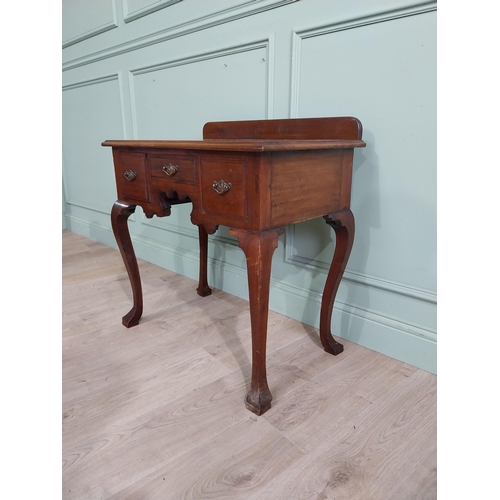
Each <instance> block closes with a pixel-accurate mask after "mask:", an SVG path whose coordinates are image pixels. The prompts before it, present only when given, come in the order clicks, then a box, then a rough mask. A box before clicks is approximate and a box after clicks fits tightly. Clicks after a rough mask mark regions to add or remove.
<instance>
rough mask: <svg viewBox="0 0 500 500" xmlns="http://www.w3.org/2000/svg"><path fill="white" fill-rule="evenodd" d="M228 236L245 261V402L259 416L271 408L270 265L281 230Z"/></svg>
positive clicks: (234, 233) (236, 232)
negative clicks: (248, 345) (248, 347)
mask: <svg viewBox="0 0 500 500" xmlns="http://www.w3.org/2000/svg"><path fill="white" fill-rule="evenodd" d="M229 233H230V234H232V235H234V236H237V237H238V241H239V244H240V247H241V248H242V250H243V251H244V252H245V255H246V258H247V269H248V291H249V299H250V323H251V328H252V380H251V383H250V390H249V391H248V394H247V396H246V401H245V402H246V407H247V409H248V410H250V411H251V412H253V413H255V414H257V415H262V414H263V413H264V412H266V411H267V410H268V409H269V408H270V407H271V400H272V396H271V391H270V390H269V387H268V385H267V373H266V341H267V319H268V313H269V286H270V281H271V261H272V257H273V253H274V250H275V249H276V247H277V246H278V237H279V235H280V234H282V233H283V229H275V230H271V231H265V232H262V233H258V232H253V231H246V230H244V229H230V231H229Z"/></svg>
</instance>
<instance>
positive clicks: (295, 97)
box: [290, 2, 437, 118]
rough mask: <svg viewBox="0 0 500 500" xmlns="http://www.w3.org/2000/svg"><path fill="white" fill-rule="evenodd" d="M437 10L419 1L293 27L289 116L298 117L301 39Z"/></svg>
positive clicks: (430, 4) (428, 3) (431, 3)
mask: <svg viewBox="0 0 500 500" xmlns="http://www.w3.org/2000/svg"><path fill="white" fill-rule="evenodd" d="M436 10H437V3H436V2H423V3H422V2H421V3H418V4H416V5H412V6H410V7H406V8H402V9H397V10H389V11H383V12H378V13H376V14H372V15H368V16H361V17H353V18H350V19H343V20H340V21H337V22H335V23H331V24H328V25H316V26H313V27H308V28H302V29H294V30H293V32H292V54H291V67H292V72H291V82H290V89H291V91H290V118H298V117H299V116H298V114H299V97H300V71H301V46H302V41H303V40H306V39H308V38H313V37H317V36H323V35H329V34H331V33H335V32H338V31H344V30H349V29H354V28H361V27H363V26H368V25H370V24H376V23H383V22H387V21H393V20H395V19H400V18H403V17H408V16H415V15H419V14H424V13H427V12H433V11H436Z"/></svg>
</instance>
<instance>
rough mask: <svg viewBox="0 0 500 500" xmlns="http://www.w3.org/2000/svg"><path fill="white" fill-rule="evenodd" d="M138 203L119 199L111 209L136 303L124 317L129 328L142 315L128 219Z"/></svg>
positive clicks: (124, 322) (139, 285) (139, 282)
mask: <svg viewBox="0 0 500 500" xmlns="http://www.w3.org/2000/svg"><path fill="white" fill-rule="evenodd" d="M135 207H136V205H131V204H128V203H125V202H123V201H120V200H118V201H117V202H116V203H115V204H114V205H113V209H112V210H111V226H112V227H113V233H114V235H115V238H116V243H117V244H118V248H119V250H120V253H121V256H122V259H123V262H124V264H125V268H126V269H127V273H128V277H129V279H130V285H131V287H132V295H133V299H134V305H133V307H132V309H131V310H130V311H129V312H128V313H127V314H126V315H125V316H123V318H122V323H123V325H124V326H126V327H127V328H130V327H132V326H135V325H137V324H138V323H139V319H140V317H141V316H142V286H141V277H140V275H139V266H138V265H137V259H136V257H135V252H134V247H133V246H132V240H131V239H130V233H129V230H128V225H127V220H128V218H129V217H130V216H131V215H132V214H133V213H134V212H135Z"/></svg>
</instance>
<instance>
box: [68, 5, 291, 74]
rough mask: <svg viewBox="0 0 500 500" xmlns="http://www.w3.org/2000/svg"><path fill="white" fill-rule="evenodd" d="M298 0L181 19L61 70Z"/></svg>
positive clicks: (239, 6)
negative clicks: (174, 23)
mask: <svg viewBox="0 0 500 500" xmlns="http://www.w3.org/2000/svg"><path fill="white" fill-rule="evenodd" d="M297 1H299V0H257V1H256V0H253V1H249V2H245V3H244V4H242V5H238V6H235V7H231V8H230V9H226V10H223V11H220V12H216V13H213V14H210V15H208V16H203V17H200V18H196V19H193V20H192V21H189V22H186V23H181V24H179V25H176V26H172V27H170V28H167V29H165V30H162V31H159V32H156V33H151V34H149V35H146V36H142V37H139V38H137V39H134V40H130V41H128V42H124V43H120V44H117V45H114V46H112V47H109V48H106V49H103V50H99V51H97V52H93V53H91V54H88V55H86V56H82V57H77V58H75V59H72V60H70V61H67V62H65V63H64V64H63V65H62V70H63V71H68V70H70V69H74V68H78V67H80V66H85V65H87V64H92V63H95V62H97V61H102V60H103V59H108V58H110V57H115V56H118V55H121V54H125V53H127V52H131V51H134V50H138V49H142V48H145V47H148V46H151V45H154V44H157V43H161V42H165V41H167V40H172V39H174V38H178V37H181V36H186V35H189V34H192V33H196V32H197V31H202V30H206V29H209V28H213V27H215V26H218V25H221V24H225V23H229V22H234V21H237V20H238V19H243V18H245V17H248V16H252V15H255V14H259V13H261V12H265V11H267V10H271V9H276V8H278V7H282V6H284V5H287V4H290V3H293V2H297Z"/></svg>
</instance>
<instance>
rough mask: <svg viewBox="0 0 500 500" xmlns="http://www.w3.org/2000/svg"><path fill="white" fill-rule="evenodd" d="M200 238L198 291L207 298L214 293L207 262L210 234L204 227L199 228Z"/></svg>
mask: <svg viewBox="0 0 500 500" xmlns="http://www.w3.org/2000/svg"><path fill="white" fill-rule="evenodd" d="M198 236H199V240H200V279H199V284H198V288H197V289H196V291H197V292H198V295H201V296H202V297H206V296H207V295H210V294H211V293H212V289H211V288H210V287H209V286H208V279H207V260H208V233H207V231H206V230H205V228H204V227H203V226H202V225H199V226H198Z"/></svg>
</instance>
